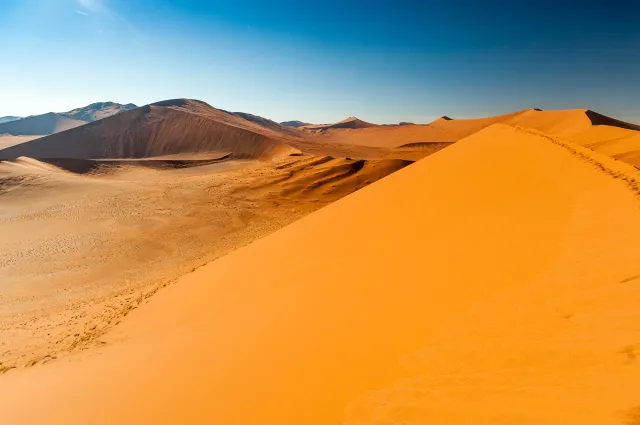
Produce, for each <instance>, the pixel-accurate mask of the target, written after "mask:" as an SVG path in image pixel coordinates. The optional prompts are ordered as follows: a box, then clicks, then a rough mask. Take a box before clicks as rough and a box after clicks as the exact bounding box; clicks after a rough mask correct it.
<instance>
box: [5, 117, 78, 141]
mask: <svg viewBox="0 0 640 425" xmlns="http://www.w3.org/2000/svg"><path fill="white" fill-rule="evenodd" d="M84 124H86V122H85V121H81V120H77V119H73V118H69V117H66V116H63V115H60V114H56V113H54V112H50V113H48V114H44V115H37V116H33V117H27V118H23V119H21V120H17V121H11V122H8V123H4V124H0V134H10V135H13V136H38V135H42V134H53V133H58V132H60V131H65V130H69V129H71V128H75V127H79V126H81V125H84Z"/></svg>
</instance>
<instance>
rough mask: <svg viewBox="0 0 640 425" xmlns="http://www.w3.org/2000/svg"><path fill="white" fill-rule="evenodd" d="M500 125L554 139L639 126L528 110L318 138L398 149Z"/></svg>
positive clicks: (584, 113) (578, 112)
mask: <svg viewBox="0 0 640 425" xmlns="http://www.w3.org/2000/svg"><path fill="white" fill-rule="evenodd" d="M497 123H503V124H509V125H517V126H522V127H527V128H532V129H535V130H540V131H544V132H546V133H550V134H552V135H556V136H565V135H568V134H572V133H576V132H584V131H586V130H588V129H590V128H592V127H593V126H601V125H608V126H611V127H617V128H624V129H629V130H638V129H640V127H639V126H637V125H634V124H629V123H625V122H623V121H618V120H615V119H613V118H609V117H606V116H604V115H601V114H598V113H596V112H593V111H590V110H587V109H573V110H558V111H541V110H539V109H528V110H525V111H518V112H513V113H510V114H505V115H499V116H494V117H487V118H471V119H451V118H449V117H446V116H445V117H441V118H438V119H437V120H435V121H433V122H431V123H430V124H428V125H407V126H399V127H383V126H381V127H374V128H364V129H360V130H358V131H345V130H340V129H333V130H330V131H328V132H327V133H326V134H324V135H322V136H321V138H322V139H327V140H331V141H333V142H339V143H345V144H353V145H365V146H375V147H387V148H389V147H398V146H401V145H406V144H415V143H433V142H436V143H452V142H457V141H458V140H461V139H463V138H465V137H467V136H470V135H471V134H473V133H475V132H477V131H479V130H482V129H483V128H486V127H488V126H490V125H493V124H497Z"/></svg>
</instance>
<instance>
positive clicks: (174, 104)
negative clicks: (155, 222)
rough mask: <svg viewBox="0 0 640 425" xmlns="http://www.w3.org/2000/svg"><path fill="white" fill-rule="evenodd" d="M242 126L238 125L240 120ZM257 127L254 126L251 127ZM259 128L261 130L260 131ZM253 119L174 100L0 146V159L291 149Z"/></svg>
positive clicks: (237, 154) (261, 153) (265, 153)
mask: <svg viewBox="0 0 640 425" xmlns="http://www.w3.org/2000/svg"><path fill="white" fill-rule="evenodd" d="M241 121H244V122H245V123H246V125H244V127H241V126H239V124H238V123H239V122H240V124H243V123H242V122H241ZM256 127H257V126H256ZM263 133H264V132H263ZM263 133H260V132H258V131H255V129H254V128H253V127H252V124H251V123H249V122H248V121H245V120H242V119H241V118H238V117H235V116H228V114H227V113H225V112H223V111H219V110H217V109H214V108H212V107H210V106H209V105H207V104H206V103H204V102H198V101H190V100H184V99H180V100H173V101H165V102H160V103H158V104H154V105H150V106H145V107H142V108H138V109H134V110H131V111H127V112H123V113H121V114H118V115H115V116H112V117H109V118H106V119H103V120H100V121H96V122H94V123H90V124H87V125H85V126H82V127H80V128H77V129H73V130H70V131H66V132H62V133H58V134H54V135H52V136H48V137H44V138H42V139H38V140H34V141H31V142H28V143H24V144H21V145H19V146H14V147H11V148H8V149H4V150H2V151H0V159H14V158H17V157H21V156H26V157H32V158H75V159H96V158H149V157H155V156H163V155H179V154H203V153H211V154H213V155H214V156H218V155H219V154H221V153H222V154H227V153H230V154H232V155H233V157H234V158H237V159H245V158H247V159H268V158H271V157H274V156H281V155H288V154H290V153H294V152H296V150H295V149H293V148H291V147H290V146H288V145H287V144H285V143H284V142H283V141H281V140H276V139H275V138H272V137H270V136H269V135H266V134H263Z"/></svg>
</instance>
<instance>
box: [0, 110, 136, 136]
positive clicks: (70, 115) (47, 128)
mask: <svg viewBox="0 0 640 425" xmlns="http://www.w3.org/2000/svg"><path fill="white" fill-rule="evenodd" d="M135 108H137V106H136V105H134V104H132V103H129V104H127V105H121V104H119V103H114V102H98V103H92V104H91V105H88V106H85V107H83V108H78V109H74V110H72V111H69V112H59V113H56V112H49V113H47V114H42V115H33V116H30V117H26V118H20V117H3V118H0V134H10V135H12V136H39V135H41V136H47V135H50V134H54V133H59V132H61V131H65V130H69V129H72V128H75V127H79V126H81V125H84V124H87V123H90V122H94V121H97V120H100V119H103V118H107V117H110V116H113V115H116V114H119V113H121V112H125V111H129V110H132V109H135Z"/></svg>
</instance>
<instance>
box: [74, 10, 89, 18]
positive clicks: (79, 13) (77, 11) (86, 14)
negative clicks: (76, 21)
mask: <svg viewBox="0 0 640 425" xmlns="http://www.w3.org/2000/svg"><path fill="white" fill-rule="evenodd" d="M73 11H74V12H76V13H77V14H78V15H84V16H89V14H88V13H87V12H83V11H82V10H78V9H74V10H73Z"/></svg>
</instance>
